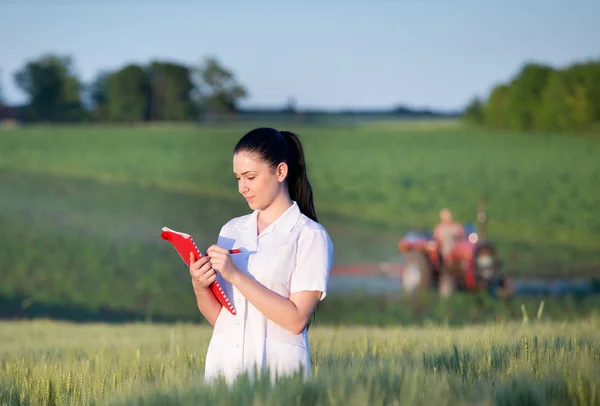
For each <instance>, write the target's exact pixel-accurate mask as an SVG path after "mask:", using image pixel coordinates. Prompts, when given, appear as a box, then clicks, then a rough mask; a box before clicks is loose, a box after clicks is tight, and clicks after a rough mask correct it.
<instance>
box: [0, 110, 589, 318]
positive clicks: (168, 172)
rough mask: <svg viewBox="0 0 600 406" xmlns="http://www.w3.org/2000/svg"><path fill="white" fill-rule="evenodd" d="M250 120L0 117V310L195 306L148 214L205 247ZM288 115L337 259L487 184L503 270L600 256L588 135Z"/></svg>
mask: <svg viewBox="0 0 600 406" xmlns="http://www.w3.org/2000/svg"><path fill="white" fill-rule="evenodd" d="M257 125H258V124H257ZM247 130H248V128H247V127H240V126H228V125H223V126H214V127H210V126H192V125H182V126H169V125H157V126H140V127H127V126H96V127H94V126H64V127H46V126H32V127H23V128H18V129H7V130H3V131H2V132H0V246H1V247H2V248H1V253H2V255H0V269H2V272H0V314H4V316H6V313H8V315H10V316H14V315H15V314H23V315H27V314H29V315H32V313H31V312H30V310H31V309H34V308H40V306H41V307H44V306H45V307H47V308H50V307H51V308H54V309H56V308H59V307H61V306H64V309H63V310H62V313H63V314H65V315H68V314H72V315H74V314H83V313H85V314H91V313H94V312H96V313H102V312H104V313H107V314H108V313H110V314H111V315H112V316H110V317H116V318H118V317H123V318H129V316H127V317H126V316H125V314H129V313H130V314H137V315H142V316H141V317H148V318H152V319H155V320H160V319H161V317H162V318H175V319H186V320H189V319H190V318H191V319H193V318H194V317H196V311H195V310H194V303H193V297H192V295H191V290H190V284H189V275H188V274H187V270H186V269H185V266H183V263H182V262H180V259H179V258H178V257H177V256H176V254H175V253H174V251H173V250H172V247H170V246H169V245H168V244H166V243H164V242H163V241H162V240H160V237H159V230H160V228H161V227H162V226H164V225H167V226H169V227H171V228H174V229H178V230H183V231H187V232H190V233H192V234H193V235H194V237H195V238H196V240H197V242H198V243H199V245H200V246H203V247H206V246H208V245H210V244H212V243H214V241H215V239H216V233H217V232H218V230H219V228H220V227H221V225H222V224H224V223H225V222H226V221H227V220H228V219H230V218H231V217H234V216H238V215H241V214H244V213H247V212H248V207H247V206H246V205H245V203H244V202H243V201H242V200H241V199H240V197H239V195H238V193H237V189H236V183H235V178H234V177H233V174H232V173H231V149H232V147H233V145H234V144H235V142H236V141H237V139H238V138H239V137H240V136H241V135H242V134H243V133H244V131H247ZM292 130H296V131H297V132H298V133H299V134H300V135H301V137H302V138H303V141H304V144H305V148H306V153H307V159H308V165H309V174H310V179H311V182H312V184H313V187H314V191H315V203H316V206H317V212H318V214H319V218H320V221H321V222H322V223H323V224H324V225H325V226H326V228H327V229H328V231H329V232H330V234H331V236H332V239H333V241H334V245H335V263H336V265H343V264H351V263H355V262H378V261H399V260H401V257H400V255H399V254H398V252H397V243H398V240H399V238H400V237H401V236H402V235H403V234H404V233H406V232H407V231H409V230H411V229H414V228H419V229H422V228H428V227H431V226H433V225H434V224H435V222H436V221H437V213H438V210H439V209H440V208H441V207H443V206H447V207H450V208H451V209H452V210H453V211H454V212H455V215H456V217H457V219H458V220H460V221H463V222H466V221H474V219H475V214H476V209H477V201H478V199H479V197H481V196H484V197H485V198H486V201H487V204H488V215H489V218H490V223H489V226H488V227H489V235H490V237H491V239H492V240H494V241H495V242H497V243H498V245H499V249H500V256H501V258H502V259H503V260H504V262H505V264H506V268H505V271H506V272H508V273H511V274H513V275H516V276H534V275H537V276H546V277H547V276H551V275H561V276H584V275H591V274H595V275H597V272H598V270H599V269H600V255H599V253H598V249H597V244H596V241H598V240H599V239H600V217H598V216H595V215H594V213H595V208H596V207H598V205H599V204H600V192H599V190H600V189H598V188H597V187H596V183H597V182H596V179H595V175H594V174H595V173H598V171H599V170H600V163H598V162H600V161H598V160H594V159H593V158H594V157H595V156H597V155H598V153H599V152H600V142H598V140H593V139H589V138H575V137H572V138H569V137H565V136H552V135H523V134H510V133H487V132H476V131H475V130H470V129H464V128H461V127H460V126H458V125H457V124H456V123H452V122H436V123H429V124H428V123H420V122H410V123H406V124H405V125H403V126H398V125H392V124H390V123H377V124H371V125H368V126H367V125H365V126H354V127H341V126H337V127H334V126H331V127H325V126H305V127H301V126H298V127H297V128H296V127H294V128H292ZM43 313H44V312H41V313H38V314H43ZM54 313H56V312H54ZM46 314H49V313H48V312H46ZM106 317H108V316H106ZM131 317H133V316H131ZM133 318H138V316H135V317H133Z"/></svg>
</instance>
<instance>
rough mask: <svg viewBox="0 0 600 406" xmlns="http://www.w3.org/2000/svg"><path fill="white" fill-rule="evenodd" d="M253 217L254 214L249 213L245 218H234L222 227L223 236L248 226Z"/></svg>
mask: <svg viewBox="0 0 600 406" xmlns="http://www.w3.org/2000/svg"><path fill="white" fill-rule="evenodd" d="M252 215H253V213H248V214H245V215H243V216H238V217H234V218H232V219H231V220H229V221H227V223H225V224H224V225H223V226H222V227H221V234H231V233H234V232H236V231H237V230H239V229H241V228H243V226H244V225H246V224H247V223H248V221H249V220H250V219H251V217H252Z"/></svg>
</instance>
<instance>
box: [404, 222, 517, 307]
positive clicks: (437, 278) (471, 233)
mask: <svg viewBox="0 0 600 406" xmlns="http://www.w3.org/2000/svg"><path fill="white" fill-rule="evenodd" d="M463 235H464V237H461V238H459V239H458V240H457V241H456V242H455V244H454V246H453V248H452V250H451V252H450V254H449V255H448V257H447V260H446V261H444V260H443V259H442V254H441V251H440V244H439V243H438V241H436V240H435V238H433V233H432V232H424V233H415V232H409V233H408V234H406V235H405V236H404V237H403V238H402V239H401V240H400V242H399V243H398V250H399V251H400V252H401V253H404V254H405V256H406V261H405V262H404V266H403V270H402V277H401V278H402V287H403V289H404V290H405V291H406V292H408V293H412V292H416V291H419V290H423V289H430V288H432V287H434V288H437V289H438V292H439V293H440V295H441V296H444V297H447V296H450V295H451V294H452V293H453V292H455V291H457V290H458V291H481V290H484V291H488V292H490V293H492V294H495V295H497V296H505V295H506V294H507V292H508V281H507V280H505V279H504V278H503V277H501V276H500V275H499V269H500V261H499V260H498V258H497V252H496V248H495V247H494V245H493V244H492V243H491V242H489V241H486V240H485V239H483V238H481V236H480V235H479V233H478V232H477V230H476V228H475V227H474V226H472V225H465V226H464V233H463Z"/></svg>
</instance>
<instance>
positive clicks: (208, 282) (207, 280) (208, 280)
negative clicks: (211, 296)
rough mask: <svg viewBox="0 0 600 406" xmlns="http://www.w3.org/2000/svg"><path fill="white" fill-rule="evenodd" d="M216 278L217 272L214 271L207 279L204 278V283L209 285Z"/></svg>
mask: <svg viewBox="0 0 600 406" xmlns="http://www.w3.org/2000/svg"><path fill="white" fill-rule="evenodd" d="M216 280H217V274H216V273H214V274H212V275H211V276H210V277H209V278H208V279H206V284H207V285H210V284H211V283H213V282H214V281H216Z"/></svg>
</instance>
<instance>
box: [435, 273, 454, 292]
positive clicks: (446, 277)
mask: <svg viewBox="0 0 600 406" xmlns="http://www.w3.org/2000/svg"><path fill="white" fill-rule="evenodd" d="M438 291H439V294H440V296H441V297H450V296H452V294H453V293H454V291H456V279H455V278H454V276H452V275H450V274H449V273H447V272H442V274H441V275H440V282H439V286H438Z"/></svg>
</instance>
